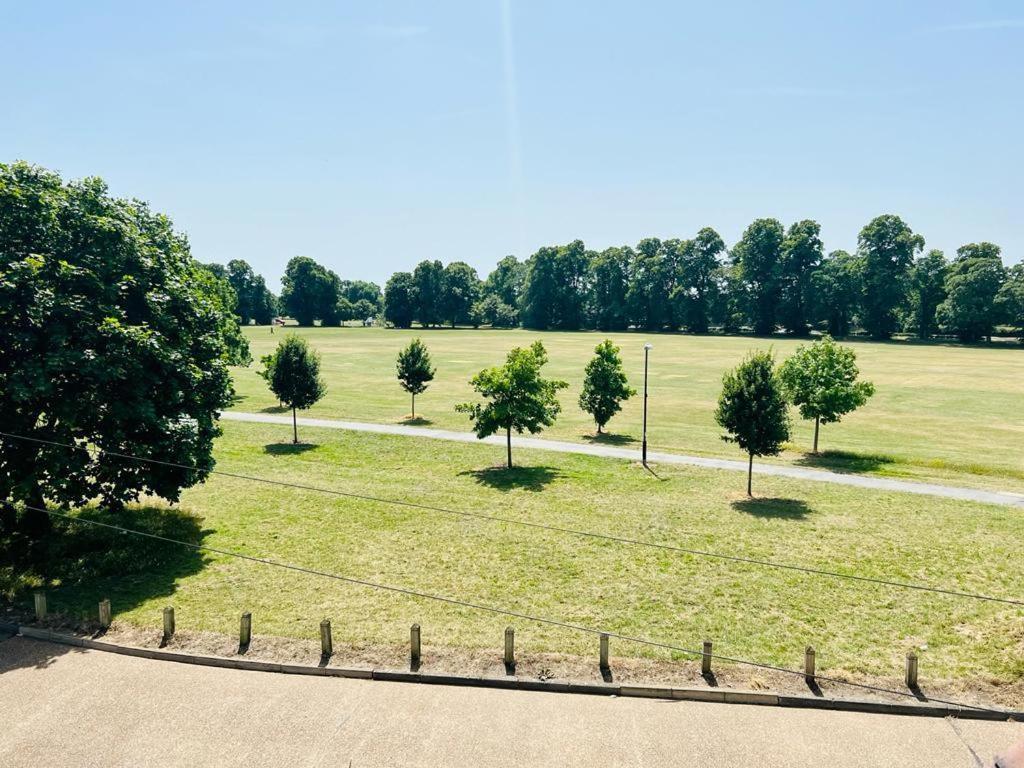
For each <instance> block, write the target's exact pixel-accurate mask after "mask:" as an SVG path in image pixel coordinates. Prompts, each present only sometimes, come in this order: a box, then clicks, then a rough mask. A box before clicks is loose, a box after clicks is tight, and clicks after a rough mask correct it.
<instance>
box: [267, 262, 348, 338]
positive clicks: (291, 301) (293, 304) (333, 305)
mask: <svg viewBox="0 0 1024 768" xmlns="http://www.w3.org/2000/svg"><path fill="white" fill-rule="evenodd" d="M340 285H341V280H340V279H339V278H338V276H337V275H336V274H335V273H334V272H332V271H331V270H329V269H327V268H326V267H324V266H322V265H320V264H317V263H316V262H315V261H313V259H311V258H309V257H308V256H296V257H295V258H293V259H291V260H290V261H289V262H288V265H287V266H286V267H285V271H284V277H283V278H281V304H282V305H283V306H284V309H285V311H286V312H287V313H288V315H289V316H291V317H294V318H295V320H296V321H297V322H298V323H299V325H302V326H310V325H313V322H314V321H315V320H319V321H320V322H321V324H322V325H337V324H338V291H339V288H340Z"/></svg>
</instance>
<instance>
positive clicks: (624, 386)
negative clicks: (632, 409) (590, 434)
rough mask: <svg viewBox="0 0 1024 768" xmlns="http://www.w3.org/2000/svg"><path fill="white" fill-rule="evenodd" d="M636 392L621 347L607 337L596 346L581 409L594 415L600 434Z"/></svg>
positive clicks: (584, 386)
mask: <svg viewBox="0 0 1024 768" xmlns="http://www.w3.org/2000/svg"><path fill="white" fill-rule="evenodd" d="M635 394H636V390H635V389H633V388H632V387H630V386H629V382H628V381H627V380H626V372H625V371H623V370H622V358H621V357H620V356H619V348H618V347H617V346H615V345H614V344H613V343H612V341H611V339H605V340H604V341H602V342H601V343H600V344H598V345H597V346H596V347H594V356H593V357H592V358H591V359H590V362H588V363H587V367H586V370H585V372H584V376H583V391H582V392H581V393H580V399H579V403H580V408H581V409H583V410H584V411H586V412H587V413H589V414H590V415H591V416H593V417H594V423H595V424H597V434H601V431H602V430H603V429H604V425H605V424H607V423H608V420H609V419H610V418H611V417H612V416H614V415H615V414H616V413H618V412H619V411H620V410H621V409H622V401H623V400H628V399H629V398H631V397H632V396H633V395H635Z"/></svg>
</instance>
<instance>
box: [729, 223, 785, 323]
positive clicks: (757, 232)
mask: <svg viewBox="0 0 1024 768" xmlns="http://www.w3.org/2000/svg"><path fill="white" fill-rule="evenodd" d="M784 238H785V231H784V230H783V228H782V224H780V223H779V222H778V220H777V219H757V220H756V221H754V222H753V223H752V224H751V225H750V226H749V227H747V229H746V231H745V232H744V233H743V237H742V238H741V239H740V241H739V242H738V243H737V244H736V246H735V247H734V248H733V249H732V258H733V262H734V263H735V264H736V265H737V266H738V267H739V268H740V275H741V277H742V279H743V282H744V284H745V285H746V289H747V293H748V295H749V301H750V304H749V312H750V316H751V321H752V324H753V326H754V333H755V334H757V335H759V336H766V335H769V334H771V333H774V332H775V326H776V322H777V317H776V313H777V311H778V304H779V276H780V263H779V262H780V259H781V258H782V241H783V239H784Z"/></svg>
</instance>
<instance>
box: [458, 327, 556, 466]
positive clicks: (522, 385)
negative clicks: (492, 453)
mask: <svg viewBox="0 0 1024 768" xmlns="http://www.w3.org/2000/svg"><path fill="white" fill-rule="evenodd" d="M547 359H548V356H547V353H546V352H545V351H544V345H543V344H541V343H540V342H539V341H536V342H534V343H533V345H532V346H530V347H529V348H528V349H523V348H522V347H516V348H515V349H513V350H512V351H511V352H509V353H508V357H507V358H506V359H505V364H504V365H503V366H501V367H500V368H497V367H495V368H485V369H484V370H482V371H480V373H478V374H477V375H476V376H474V377H473V378H472V379H470V382H469V383H470V384H471V385H472V387H473V389H474V390H475V391H476V392H477V394H479V395H480V396H481V397H483V398H484V399H485V400H486V401H488V402H486V403H460V404H459V405H456V406H455V410H456V411H458V412H460V413H467V414H469V419H470V421H472V422H473V431H474V432H476V436H477V437H478V438H480V439H481V440H482V439H483V438H485V437H487V436H488V435H493V434H494V433H495V432H497V431H498V430H499V429H504V430H505V443H506V447H507V454H508V462H507V466H508V468H509V469H511V468H512V430H513V429H514V430H515V431H516V432H517V433H520V434H521V433H522V432H523V430H528V431H529V432H530V433H531V434H536V433H538V432H540V431H541V430H542V429H543V428H544V427H549V426H551V425H552V424H554V422H555V417H556V416H558V413H559V412H560V411H561V409H562V408H561V406H560V405H559V403H558V390H560V389H562V388H564V387H567V386H568V384H566V382H564V381H556V380H554V379H545V378H542V377H541V375H540V369H541V367H542V366H543V365H544V363H546V362H547Z"/></svg>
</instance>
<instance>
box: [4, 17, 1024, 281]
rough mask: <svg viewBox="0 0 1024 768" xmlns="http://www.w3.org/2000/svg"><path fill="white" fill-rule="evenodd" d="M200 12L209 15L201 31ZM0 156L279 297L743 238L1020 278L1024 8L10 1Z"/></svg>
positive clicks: (1023, 238)
mask: <svg viewBox="0 0 1024 768" xmlns="http://www.w3.org/2000/svg"><path fill="white" fill-rule="evenodd" d="M214 5H216V7H215V8H214V7H212V6H214ZM0 28H2V29H3V45H2V46H0V64H2V67H3V73H4V77H3V83H4V94H3V99H2V102H0V104H2V106H0V158H2V159H3V160H4V161H9V160H14V159H19V158H21V159H26V160H30V161H32V162H35V163H39V164H41V165H45V166H48V167H51V168H55V169H58V170H60V171H61V172H62V173H63V174H64V175H65V176H68V177H80V176H83V175H99V176H102V177H103V178H105V179H106V180H107V181H108V182H109V184H110V186H111V188H112V190H113V192H115V193H116V194H119V195H129V196H135V197H139V198H142V199H145V200H148V201H149V202H150V203H151V204H152V205H153V207H154V208H156V209H158V210H161V211H164V212H166V213H168V214H170V215H171V216H172V217H173V219H174V221H175V223H176V225H177V226H178V228H179V229H181V230H183V231H185V232H187V233H188V235H189V237H190V239H191V242H192V247H193V252H194V254H195V256H196V257H197V258H199V259H201V260H203V261H221V262H226V261H227V260H229V259H232V258H245V259H247V260H248V261H249V262H250V263H251V264H252V265H253V266H254V267H255V268H256V269H257V270H258V271H260V272H262V273H264V274H265V275H266V276H267V278H268V281H269V282H270V284H271V285H272V286H274V287H275V288H276V286H277V284H278V278H279V276H280V273H281V271H282V270H283V268H284V264H285V262H286V261H287V260H288V258H290V257H291V256H293V255H296V254H302V255H307V256H311V257H313V258H315V259H317V260H319V261H321V262H323V263H325V264H327V265H329V266H330V267H331V268H333V269H335V270H336V271H338V272H339V273H340V274H341V275H342V277H345V278H361V279H372V280H376V281H378V282H380V281H383V280H384V279H386V277H387V276H388V275H389V274H390V273H391V272H392V271H394V270H396V269H408V268H411V267H412V265H413V264H415V262H417V261H419V260H420V259H423V258H439V259H442V260H443V261H445V262H447V261H451V260H455V259H462V260H465V261H468V262H469V263H470V264H472V265H474V266H475V267H477V268H478V269H479V270H480V271H481V273H482V275H483V274H486V272H487V271H488V270H489V269H490V268H491V267H492V265H493V264H494V263H495V262H496V261H497V260H498V258H500V257H501V256H503V255H505V254H508V253H515V254H516V255H518V256H520V257H525V256H527V255H529V253H530V252H532V251H533V250H535V249H536V248H537V247H538V246H540V245H542V244H549V243H560V242H566V241H568V240H571V239H574V238H577V237H579V238H582V239H583V240H584V241H585V242H586V243H587V245H588V246H589V247H593V248H604V247H606V246H609V245H618V244H623V243H629V244H633V243H635V242H636V241H637V240H639V239H640V238H641V237H644V236H649V235H651V236H659V237H688V236H690V235H692V234H693V233H694V232H696V230H697V229H698V228H700V227H702V226H706V225H710V226H713V227H715V228H716V229H718V230H719V231H720V232H721V233H722V235H723V237H725V239H726V241H727V242H728V243H729V244H730V245H731V244H732V243H733V242H735V240H736V239H737V238H738V236H739V235H740V233H741V232H742V230H743V228H744V227H745V226H746V225H747V224H748V223H749V222H750V221H751V220H752V219H754V218H756V217H759V216H775V217H778V218H780V219H781V220H782V221H783V222H784V223H786V224H787V225H788V224H789V223H790V222H792V221H794V220H796V219H800V218H814V219H817V220H818V221H820V222H821V224H822V227H823V236H824V239H825V242H826V246H827V247H828V248H830V249H831V248H847V249H852V248H853V247H854V246H855V245H856V236H857V232H858V230H859V229H860V227H861V226H862V225H863V224H864V223H866V222H867V221H868V220H869V219H870V218H871V217H873V216H875V215H877V214H879V213H889V212H892V213H898V214H900V215H902V216H903V217H904V218H905V219H906V220H907V221H908V222H909V223H910V225H911V226H912V227H913V228H914V229H915V230H917V231H919V232H921V233H922V234H923V235H924V236H925V238H926V240H927V244H928V247H937V248H941V249H943V250H945V251H946V252H947V254H948V255H951V254H952V251H953V250H954V249H955V248H956V247H957V246H958V245H960V244H962V243H964V242H970V241H975V240H981V239H987V240H992V241H994V242H996V243H999V244H1000V245H1002V246H1003V254H1004V259H1005V260H1006V261H1007V262H1015V261H1018V260H1020V258H1021V256H1022V255H1024V225H1022V219H1024V192H1022V189H1024V173H1022V171H1024V141H1022V137H1024V4H1022V3H1020V2H985V1H984V0H980V1H978V2H956V3H954V2H893V1H892V0H890V1H889V2H857V3H821V2H801V3H796V2H790V3H781V2H780V3H764V2H749V3H724V2H723V3H708V2H700V3H682V2H669V1H666V2H659V3H619V4H612V3H607V4H605V3H593V2H568V1H565V2H541V1H540V0H538V1H537V2H519V1H518V0H509V2H508V3H507V4H504V3H502V2H501V1H500V0H491V1H488V2H484V1H482V0H481V1H478V2H463V3H449V2H431V3H423V2H389V3H338V2H322V3H306V2H299V1H294V2H289V3H279V4H274V5H271V4H264V3H257V2H244V3H242V2H239V3H224V4H213V3H194V4H191V3H190V4H186V3H177V2H175V3H145V2H143V3H140V2H130V3H129V2H124V3H109V2H89V3H81V2H53V3H14V2H7V3H4V4H3V6H2V7H0Z"/></svg>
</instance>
